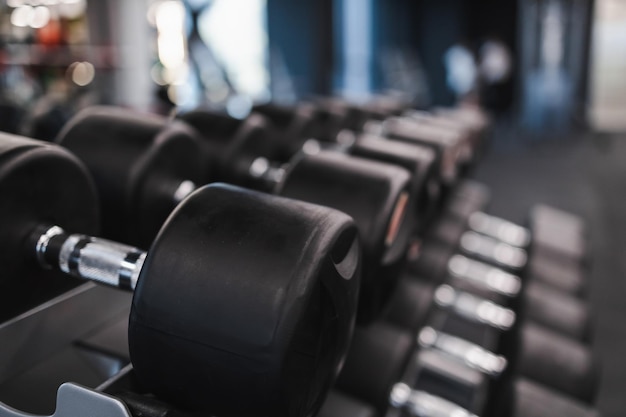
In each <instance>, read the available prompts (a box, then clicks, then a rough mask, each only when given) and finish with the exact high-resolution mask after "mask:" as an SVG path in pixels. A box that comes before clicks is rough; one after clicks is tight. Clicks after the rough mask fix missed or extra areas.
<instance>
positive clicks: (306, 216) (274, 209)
mask: <svg viewBox="0 0 626 417" xmlns="http://www.w3.org/2000/svg"><path fill="white" fill-rule="evenodd" d="M356 235H357V231H356V227H355V226H354V223H353V222H352V220H351V219H350V218H349V217H348V216H347V215H345V214H344V213H341V212H338V211H335V210H331V209H328V208H325V207H321V206H316V205H312V204H307V203H302V202H298V201H294V200H288V199H283V198H279V197H274V196H269V195H267V194H262V193H255V192H251V191H249V190H244V189H240V188H236V187H232V186H226V185H211V186H206V187H203V188H201V189H199V190H198V191H196V192H195V193H193V194H192V195H191V196H189V197H188V198H187V199H186V200H185V201H184V202H183V203H181V204H180V205H179V206H178V207H177V208H176V210H175V211H174V212H173V213H172V215H171V216H170V217H169V219H168V220H167V222H166V224H165V225H164V227H163V228H162V229H161V231H160V232H159V236H158V237H157V239H156V240H155V242H154V244H153V245H152V247H151V248H150V251H149V252H148V256H147V258H146V261H145V264H144V266H143V268H142V270H141V274H140V277H139V281H138V285H137V289H136V290H135V294H134V298H133V303H132V310H131V316H130V320H129V347H130V356H131V360H132V362H133V366H134V369H135V371H136V372H137V375H138V376H139V377H140V379H141V381H142V383H143V384H144V385H146V386H147V387H148V389H149V391H150V392H153V393H154V394H157V395H158V396H160V397H161V398H163V399H164V400H168V401H171V402H173V403H175V404H179V405H181V406H184V407H186V408H190V409H195V410H198V411H204V412H210V413H212V414H213V413H214V414H217V415H277V416H291V415H309V414H311V413H314V412H315V411H316V410H317V409H318V408H319V406H321V403H322V401H323V399H324V397H325V395H326V392H327V390H328V389H329V388H330V385H331V384H332V382H333V380H334V378H335V376H336V375H337V373H338V372H339V369H340V367H341V364H342V363H343V360H344V358H345V353H346V351H347V346H348V343H349V340H350V336H351V333H352V326H353V325H354V320H355V314H356V301H357V297H358V276H357V275H358V257H359V252H358V243H357V240H356ZM242 392H243V393H245V401H242V400H241V396H242Z"/></svg>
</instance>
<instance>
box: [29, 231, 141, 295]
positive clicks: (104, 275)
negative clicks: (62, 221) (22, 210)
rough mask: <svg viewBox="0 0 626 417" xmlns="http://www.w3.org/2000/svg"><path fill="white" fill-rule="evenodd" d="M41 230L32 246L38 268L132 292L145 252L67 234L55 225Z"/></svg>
mask: <svg viewBox="0 0 626 417" xmlns="http://www.w3.org/2000/svg"><path fill="white" fill-rule="evenodd" d="M43 230H44V231H43V233H41V234H40V235H39V237H38V238H37V239H36V242H37V243H36V247H35V250H36V255H37V260H38V261H39V263H40V264H41V265H42V266H44V267H47V268H49V267H53V268H57V269H60V270H61V271H63V272H65V273H66V274H69V275H72V276H75V277H77V278H82V279H85V280H89V281H95V282H98V283H100V284H104V285H108V286H111V287H116V288H120V289H125V290H130V291H133V290H134V289H135V287H136V285H137V279H138V278H139V273H140V272H141V267H142V266H143V263H144V260H145V258H146V252H144V251H141V250H139V249H137V248H135V247H132V246H128V245H123V244H120V243H116V242H111V241H109V240H105V239H98V238H93V237H91V236H86V235H78V234H74V235H68V234H67V233H65V231H64V230H63V229H62V228H60V227H58V226H51V227H48V228H44V229H43ZM38 233H39V232H38Z"/></svg>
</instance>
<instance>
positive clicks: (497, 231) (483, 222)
mask: <svg viewBox="0 0 626 417" xmlns="http://www.w3.org/2000/svg"><path fill="white" fill-rule="evenodd" d="M468 226H469V228H470V229H472V230H473V231H475V232H478V233H480V234H483V235H486V236H489V237H492V238H494V239H497V240H499V241H501V242H504V243H507V244H509V245H511V246H516V247H519V248H523V247H526V246H528V245H530V239H531V235H530V230H528V229H526V228H524V227H522V226H520V225H517V224H515V223H513V222H510V221H507V220H504V219H501V218H499V217H495V216H490V215H489V214H486V213H483V212H476V213H473V214H472V215H471V216H470V218H469V220H468Z"/></svg>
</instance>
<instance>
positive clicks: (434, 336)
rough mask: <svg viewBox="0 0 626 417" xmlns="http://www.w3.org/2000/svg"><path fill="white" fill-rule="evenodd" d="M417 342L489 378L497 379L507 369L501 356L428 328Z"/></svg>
mask: <svg viewBox="0 0 626 417" xmlns="http://www.w3.org/2000/svg"><path fill="white" fill-rule="evenodd" d="M417 341H418V343H419V345H420V346H421V347H422V348H425V349H436V350H438V351H440V352H443V353H445V354H446V355H448V356H450V357H452V358H454V359H455V360H457V361H459V362H461V363H464V364H465V365H467V366H469V367H470V368H472V369H476V370H477V371H479V372H482V373H484V374H486V375H489V376H490V377H494V378H497V377H498V376H500V375H501V374H502V372H504V370H505V369H506V367H507V360H506V358H504V357H503V356H501V355H496V354H495V353H493V352H491V351H488V350H487V349H485V348H483V347H481V346H479V345H477V344H475V343H472V342H469V341H467V340H465V339H461V338H459V337H456V336H453V335H450V334H447V333H444V332H441V331H437V330H435V329H433V328H432V327H430V326H427V327H424V328H423V329H422V330H421V331H420V333H419V335H418V337H417Z"/></svg>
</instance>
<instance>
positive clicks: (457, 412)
mask: <svg viewBox="0 0 626 417" xmlns="http://www.w3.org/2000/svg"><path fill="white" fill-rule="evenodd" d="M389 400H390V403H391V405H392V406H393V407H396V408H401V409H403V410H405V411H406V412H407V413H408V415H410V416H414V417H451V416H453V417H476V415H475V414H472V413H470V412H469V411H467V410H466V409H464V408H462V407H459V406H458V405H456V404H454V403H452V402H450V401H448V400H445V399H443V398H441V397H438V396H436V395H432V394H429V393H427V392H425V391H420V390H414V389H411V387H409V386H408V385H406V384H404V383H397V384H395V385H394V386H393V388H392V390H391V395H390V398H389Z"/></svg>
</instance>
